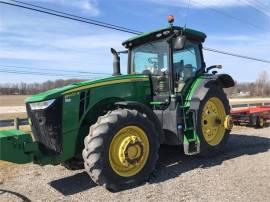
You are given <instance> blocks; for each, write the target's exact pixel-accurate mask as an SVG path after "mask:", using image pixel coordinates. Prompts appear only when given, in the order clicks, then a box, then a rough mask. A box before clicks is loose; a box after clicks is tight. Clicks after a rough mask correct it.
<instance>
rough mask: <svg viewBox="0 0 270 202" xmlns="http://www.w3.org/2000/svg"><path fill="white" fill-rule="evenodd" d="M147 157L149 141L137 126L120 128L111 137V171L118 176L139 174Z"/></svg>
mask: <svg viewBox="0 0 270 202" xmlns="http://www.w3.org/2000/svg"><path fill="white" fill-rule="evenodd" d="M148 156H149V141H148V137H147V135H146V134H145V132H144V131H143V130H142V129H141V128H139V127H137V126H127V127H124V128H122V129H121V130H120V131H118V132H117V133H116V135H115V136H114V137H113V139H112V142H111V144H110V149H109V160H110V164H111V167H112V169H113V170H114V172H116V173H117V174H118V175H120V176H123V177H130V176H134V175H136V174H137V173H138V172H140V171H141V170H142V169H143V167H144V165H145V163H146V162H147V159H148Z"/></svg>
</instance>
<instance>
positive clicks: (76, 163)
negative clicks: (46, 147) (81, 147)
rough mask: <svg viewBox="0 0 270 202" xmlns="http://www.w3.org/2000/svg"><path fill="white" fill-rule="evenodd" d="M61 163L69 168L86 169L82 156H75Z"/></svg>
mask: <svg viewBox="0 0 270 202" xmlns="http://www.w3.org/2000/svg"><path fill="white" fill-rule="evenodd" d="M61 165H62V166H63V167H65V168H66V169H68V170H81V169H84V161H83V159H82V158H78V157H73V158H71V159H69V160H67V161H65V162H63V163H61Z"/></svg>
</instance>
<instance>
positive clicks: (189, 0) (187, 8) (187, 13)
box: [184, 0, 191, 30]
mask: <svg viewBox="0 0 270 202" xmlns="http://www.w3.org/2000/svg"><path fill="white" fill-rule="evenodd" d="M190 4H191V0H187V7H186V17H185V26H184V30H185V29H186V28H187V20H188V15H189V9H190Z"/></svg>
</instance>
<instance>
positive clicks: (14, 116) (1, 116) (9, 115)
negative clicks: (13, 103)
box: [0, 113, 27, 120]
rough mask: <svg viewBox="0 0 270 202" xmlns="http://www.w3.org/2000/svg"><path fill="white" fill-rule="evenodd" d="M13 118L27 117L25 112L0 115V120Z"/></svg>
mask: <svg viewBox="0 0 270 202" xmlns="http://www.w3.org/2000/svg"><path fill="white" fill-rule="evenodd" d="M15 118H20V119H25V118H27V114H26V113H9V114H1V115H0V120H6V119H15Z"/></svg>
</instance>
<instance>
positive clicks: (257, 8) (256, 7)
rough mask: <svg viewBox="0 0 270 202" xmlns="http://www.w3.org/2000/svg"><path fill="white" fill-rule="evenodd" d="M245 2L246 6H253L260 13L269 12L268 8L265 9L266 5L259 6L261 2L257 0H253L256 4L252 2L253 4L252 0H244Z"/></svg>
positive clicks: (265, 13)
mask: <svg viewBox="0 0 270 202" xmlns="http://www.w3.org/2000/svg"><path fill="white" fill-rule="evenodd" d="M245 2H247V3H248V6H249V7H251V8H253V9H254V10H256V11H257V12H259V13H261V14H263V15H266V16H269V14H267V13H270V10H267V9H266V8H267V7H263V6H261V5H260V4H261V3H260V2H258V1H253V2H254V3H255V2H257V4H254V5H253V2H251V1H249V0H245Z"/></svg>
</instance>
